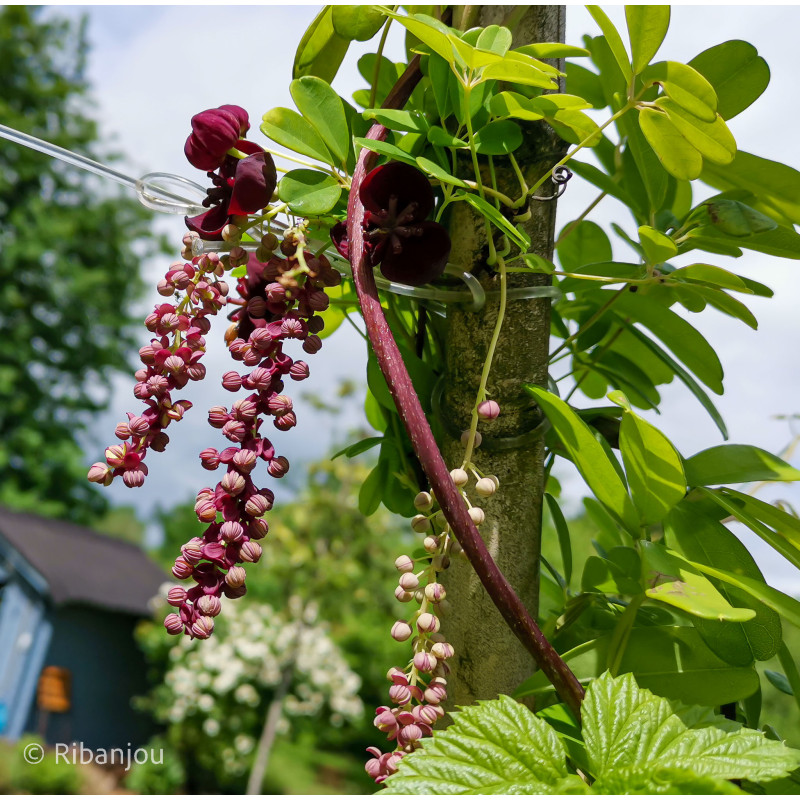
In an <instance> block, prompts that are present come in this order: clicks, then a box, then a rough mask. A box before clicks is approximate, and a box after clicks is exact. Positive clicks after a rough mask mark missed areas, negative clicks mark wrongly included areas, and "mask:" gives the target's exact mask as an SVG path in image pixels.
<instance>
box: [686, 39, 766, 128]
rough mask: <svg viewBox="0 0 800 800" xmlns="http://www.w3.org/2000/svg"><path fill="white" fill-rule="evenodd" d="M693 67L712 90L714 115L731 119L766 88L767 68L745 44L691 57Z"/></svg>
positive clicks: (722, 46) (719, 47) (733, 42)
mask: <svg viewBox="0 0 800 800" xmlns="http://www.w3.org/2000/svg"><path fill="white" fill-rule="evenodd" d="M689 66H691V67H694V68H695V69H696V70H697V71H698V72H700V73H701V74H702V75H704V76H705V78H706V79H707V80H708V81H709V82H710V83H711V85H712V86H713V87H714V91H715V92H716V94H717V100H718V105H717V111H718V112H719V113H720V115H721V116H722V118H723V119H733V117H735V116H736V115H737V114H739V113H741V112H742V111H744V110H745V109H746V108H747V107H748V106H750V105H751V104H752V103H754V102H755V101H756V100H757V99H758V98H759V97H760V96H761V94H762V93H763V91H764V90H765V89H766V88H767V85H768V84H769V67H768V66H767V62H766V61H764V59H763V58H761V56H759V55H758V51H757V50H756V48H755V47H753V45H752V44H750V43H749V42H743V41H741V40H740V39H733V40H731V41H729V42H723V43H722V44H718V45H716V46H714V47H710V48H709V49H708V50H704V51H703V52H702V53H700V54H699V55H697V56H695V57H694V58H693V59H692V60H691V61H690V62H689Z"/></svg>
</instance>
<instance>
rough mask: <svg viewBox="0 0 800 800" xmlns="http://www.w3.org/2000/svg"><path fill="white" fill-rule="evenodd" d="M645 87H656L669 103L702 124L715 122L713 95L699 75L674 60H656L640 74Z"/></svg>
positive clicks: (709, 85)
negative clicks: (686, 112) (661, 90)
mask: <svg viewBox="0 0 800 800" xmlns="http://www.w3.org/2000/svg"><path fill="white" fill-rule="evenodd" d="M642 82H643V83H644V85H645V86H651V85H653V84H658V85H659V86H661V88H662V89H663V90H664V94H666V96H667V97H669V98H670V100H672V101H674V102H675V103H677V104H678V105H679V106H681V108H684V109H686V111H688V112H689V113H690V114H694V116H696V117H699V118H700V119H701V120H703V121H705V122H713V121H714V120H715V119H716V116H717V114H716V112H717V95H716V92H715V91H714V87H713V86H712V85H711V84H710V83H709V82H708V81H707V80H706V79H705V78H704V77H703V76H702V75H701V74H700V73H699V72H697V70H695V69H693V68H692V67H690V66H687V65H686V64H681V63H680V62H678V61H659V62H658V63H657V64H651V65H650V66H649V67H648V68H647V69H646V70H645V71H644V72H643V73H642Z"/></svg>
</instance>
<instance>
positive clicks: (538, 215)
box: [440, 5, 565, 705]
mask: <svg viewBox="0 0 800 800" xmlns="http://www.w3.org/2000/svg"><path fill="white" fill-rule="evenodd" d="M465 8H469V7H465ZM514 8H515V7H512V6H483V7H480V14H479V22H478V24H480V25H482V26H485V25H490V24H492V23H497V24H502V21H503V19H505V18H506V17H507V15H508V14H509V13H510V12H511V11H512V10H513V9H514ZM520 13H522V12H521V11H520ZM454 19H455V16H454ZM564 19H565V9H564V7H563V6H546V5H543V6H529V7H527V9H526V10H525V11H524V15H523V16H522V19H521V21H520V22H519V24H518V25H517V28H516V31H515V34H514V46H518V45H522V44H526V43H532V42H563V41H564ZM556 65H557V66H560V67H562V68H563V65H561V64H556ZM564 152H565V144H564V142H563V141H562V140H561V139H560V138H559V137H558V136H556V135H555V133H554V132H553V131H552V130H551V129H550V128H549V127H547V126H545V125H544V124H542V123H534V124H530V125H529V126H528V127H527V128H526V130H525V144H524V145H523V147H522V148H521V149H520V150H519V151H517V153H516V154H515V155H516V157H517V160H518V162H519V163H520V165H521V167H522V170H523V172H524V175H525V178H526V180H527V182H528V184H529V185H532V183H534V182H535V181H536V180H537V179H538V178H540V177H541V176H542V175H543V174H545V173H546V172H547V171H548V170H549V169H551V167H552V166H553V165H554V164H555V163H556V162H557V161H558V160H559V159H560V158H561V157H562V156H563V154H564ZM495 170H496V174H497V181H498V185H499V188H500V189H501V191H505V192H506V193H507V194H509V195H510V196H512V197H517V196H519V184H518V182H517V179H516V177H515V176H514V173H513V171H512V169H511V167H510V166H509V165H508V164H507V163H504V161H503V159H502V158H495ZM485 177H486V178H488V171H487V173H486V176H485ZM549 193H550V184H549V183H545V184H544V185H543V186H542V187H541V188H540V189H539V190H538V191H537V193H536V194H537V195H545V194H549ZM555 207H556V201H555V200H553V201H551V202H545V203H543V202H537V201H534V202H532V203H531V214H532V216H531V219H530V220H529V221H528V222H526V223H524V227H525V230H526V232H527V233H528V234H529V235H530V237H531V242H532V244H531V251H532V252H534V253H536V254H538V255H541V256H543V257H545V258H548V259H552V255H553V238H554V225H555V211H556V208H555ZM450 230H451V237H452V240H453V249H452V252H451V256H450V260H451V262H453V263H454V264H457V265H459V266H462V267H463V268H464V269H465V270H467V271H471V272H473V273H474V274H475V275H476V276H478V277H479V279H480V281H481V284H482V285H483V287H484V290H485V291H487V292H491V293H492V294H491V295H490V296H489V297H488V299H487V302H486V305H485V307H484V308H483V310H481V311H480V312H477V313H475V312H470V311H460V310H457V307H456V308H451V309H449V310H448V317H447V347H446V351H447V363H446V365H445V376H444V381H443V385H444V389H443V392H442V397H441V406H440V411H441V416H442V419H443V423H444V425H443V427H444V428H445V429H446V430H447V433H446V435H445V440H444V441H443V453H444V456H445V459H446V461H447V463H448V464H449V465H451V466H452V467H456V466H459V465H460V463H461V459H462V457H463V454H464V448H463V446H462V445H461V443H460V441H459V436H460V432H461V431H463V430H466V429H467V428H468V427H469V422H470V417H471V414H472V410H473V407H474V404H475V397H476V393H477V389H478V382H479V376H480V373H481V369H482V366H483V362H484V359H485V357H486V353H487V350H488V346H489V341H490V339H491V337H492V331H493V328H494V324H495V321H496V320H497V313H498V294H497V292H498V289H499V285H498V280H497V277H496V274H495V273H494V272H493V270H491V269H489V268H487V267H486V266H485V259H486V256H487V249H486V238H485V230H484V225H483V223H482V221H481V219H480V218H478V217H477V216H476V215H475V214H474V213H473V212H472V211H471V209H470V208H469V206H467V204H466V203H457V204H456V206H455V208H454V212H453V215H452V218H451V221H450ZM549 283H550V279H549V278H548V277H547V276H540V275H535V276H532V275H524V274H511V275H509V277H508V287H509V290H511V289H513V288H516V287H527V286H544V285H547V284H549ZM549 335H550V300H549V298H537V299H528V300H510V301H509V303H508V308H507V310H506V315H505V320H504V322H503V329H502V335H501V338H500V341H499V344H498V347H497V350H496V353H495V358H494V362H493V365H492V371H491V374H490V377H489V383H488V387H487V388H488V391H489V393H490V396H491V398H492V399H493V400H496V401H497V402H498V403H499V404H500V408H501V413H500V416H499V417H498V418H497V419H496V420H493V421H491V422H482V423H481V424H480V425H479V430H480V431H481V432H482V435H483V444H482V445H481V447H480V448H478V449H477V450H476V451H475V453H474V455H473V462H474V463H475V464H476V465H477V466H478V467H479V469H481V470H482V471H483V472H484V473H485V474H490V475H491V474H493V475H497V477H498V478H499V479H500V489H499V491H498V492H497V493H496V494H495V495H494V497H492V498H490V499H489V500H486V501H483V500H482V501H481V502H480V503H479V505H481V506H482V507H483V508H484V511H485V513H486V521H485V522H484V523H483V524H482V525H481V528H480V530H481V533H482V535H483V537H484V539H485V541H486V544H487V546H488V548H489V551H490V552H491V554H492V556H493V557H494V559H495V560H496V562H497V564H498V566H499V567H500V569H501V570H502V571H503V572H504V573H505V575H506V577H507V578H508V579H509V581H510V583H511V585H512V586H513V587H514V589H515V590H516V591H517V593H518V595H519V596H520V598H521V599H522V601H523V602H524V603H525V605H526V606H527V608H528V609H529V611H530V612H531V614H532V615H533V616H534V617H535V616H536V611H537V607H538V583H539V581H538V573H539V555H540V544H541V514H542V495H543V490H544V487H543V476H544V468H543V453H544V447H543V443H542V440H541V438H540V437H539V436H538V435H537V433H536V429H537V426H538V425H539V423H540V421H541V412H540V411H539V410H538V408H537V407H536V405H535V404H534V402H533V400H532V399H531V398H530V396H529V395H527V394H526V393H525V391H524V390H523V388H522V384H523V383H537V384H540V385H545V384H546V382H547V361H548V349H549V348H548V344H549ZM473 502H474V501H473ZM443 580H444V582H445V584H446V586H447V594H448V600H449V601H450V607H451V612H450V613H449V615H448V616H447V617H445V618H444V619H443V621H442V627H443V631H442V632H443V633H444V634H445V636H446V637H447V639H448V641H449V642H451V643H452V645H453V647H454V648H455V653H456V654H455V657H454V659H453V660H452V661H451V666H452V668H453V675H452V679H451V681H450V686H449V687H448V694H449V701H450V702H451V703H452V704H455V705H462V704H464V705H467V704H471V703H473V702H475V701H476V700H483V699H488V698H492V697H496V696H497V695H498V694H508V693H510V692H511V691H513V690H514V688H515V687H516V686H517V685H518V684H519V683H520V682H521V681H522V680H524V679H525V678H527V677H528V676H529V675H530V674H531V672H533V669H534V663H533V659H532V658H531V656H530V655H529V654H528V652H527V651H526V650H525V649H524V648H523V647H522V646H521V645H520V643H519V641H518V639H517V638H516V636H514V634H513V633H512V632H511V631H510V630H509V628H508V627H507V626H506V625H505V623H504V622H503V620H502V618H501V616H500V614H499V613H498V611H497V610H496V608H495V607H494V605H493V604H492V602H491V601H490V600H489V598H488V596H487V594H486V591H485V590H484V589H483V587H482V585H481V583H480V582H479V581H478V579H477V577H476V576H475V573H474V572H473V571H472V568H471V567H470V566H469V565H468V564H467V563H466V562H464V561H462V560H461V559H454V561H453V563H452V565H451V567H450V569H448V570H447V572H445V573H444V574H443Z"/></svg>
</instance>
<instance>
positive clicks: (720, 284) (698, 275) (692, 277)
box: [669, 264, 753, 294]
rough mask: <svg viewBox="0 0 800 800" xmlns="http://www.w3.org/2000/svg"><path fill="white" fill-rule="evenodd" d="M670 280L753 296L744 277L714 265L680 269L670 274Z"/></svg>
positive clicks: (699, 265)
mask: <svg viewBox="0 0 800 800" xmlns="http://www.w3.org/2000/svg"><path fill="white" fill-rule="evenodd" d="M669 280H670V281H686V282H689V283H699V284H702V285H704V286H711V287H714V288H720V289H730V290H732V291H734V292H744V293H745V294H753V290H752V289H751V288H750V287H749V286H748V285H747V284H746V283H745V281H744V279H743V278H742V277H740V276H739V275H735V274H734V273H733V272H728V270H726V269H722V267H716V266H714V265H713V264H690V265H689V266H688V267H680V268H679V269H676V270H674V271H673V272H670V274H669Z"/></svg>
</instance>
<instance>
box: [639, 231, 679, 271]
mask: <svg viewBox="0 0 800 800" xmlns="http://www.w3.org/2000/svg"><path fill="white" fill-rule="evenodd" d="M639 242H640V244H641V245H642V249H643V250H644V254H645V257H646V259H647V263H648V264H651V265H655V264H661V263H663V262H664V261H669V259H671V258H674V257H675V256H676V255H678V248H677V247H676V245H675V242H673V241H672V239H670V237H669V236H667V234H666V233H662V232H661V231H659V230H656V229H655V228H651V227H650V226H649V225H642V226H641V227H640V228H639Z"/></svg>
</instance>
